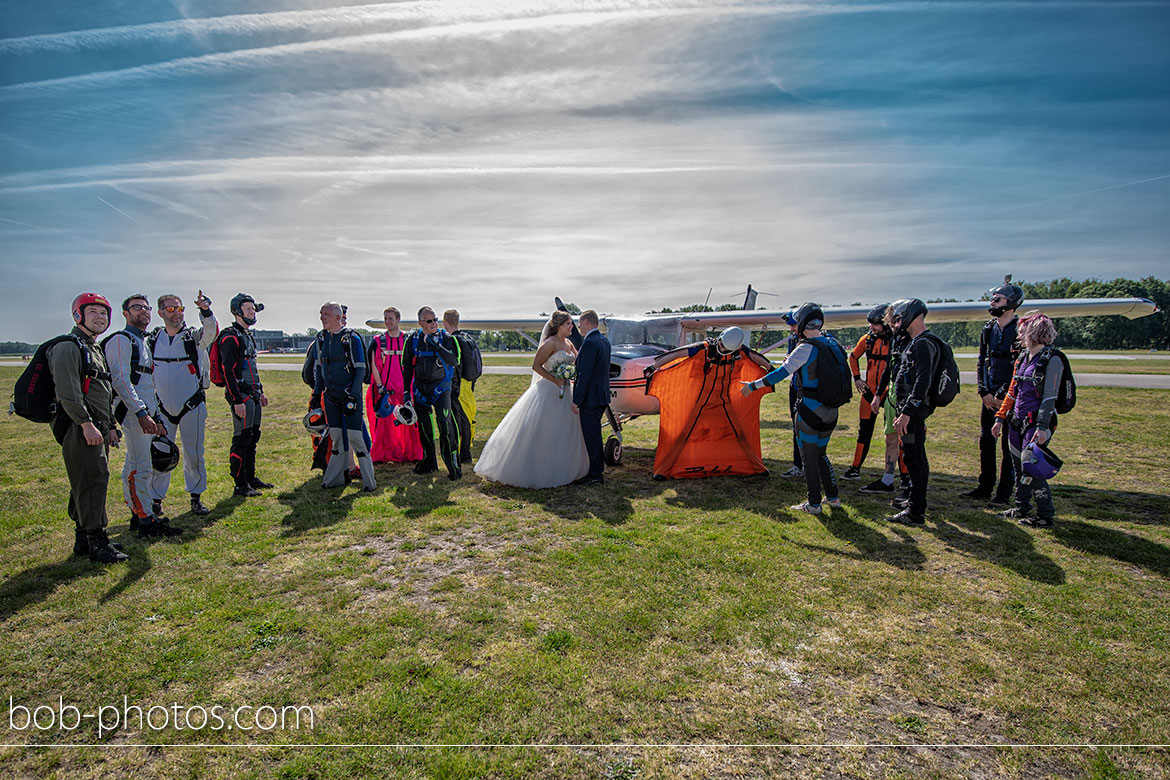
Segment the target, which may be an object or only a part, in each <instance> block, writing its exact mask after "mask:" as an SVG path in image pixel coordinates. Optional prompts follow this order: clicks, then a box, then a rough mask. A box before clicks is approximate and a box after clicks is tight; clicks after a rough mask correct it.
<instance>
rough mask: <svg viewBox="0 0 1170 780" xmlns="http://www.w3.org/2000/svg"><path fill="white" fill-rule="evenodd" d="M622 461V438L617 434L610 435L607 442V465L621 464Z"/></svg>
mask: <svg viewBox="0 0 1170 780" xmlns="http://www.w3.org/2000/svg"><path fill="white" fill-rule="evenodd" d="M621 463H622V440H621V439H619V438H618V437H617V436H610V437H609V440H608V441H607V442H606V443H605V465H607V466H620V465H621Z"/></svg>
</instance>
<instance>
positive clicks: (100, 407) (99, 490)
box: [48, 328, 114, 533]
mask: <svg viewBox="0 0 1170 780" xmlns="http://www.w3.org/2000/svg"><path fill="white" fill-rule="evenodd" d="M71 335H73V336H76V337H77V338H79V339H81V340H82V341H83V342H85V343H86V344H87V345H89V347H90V349H89V355H90V360H91V361H92V364H91V372H90V373H91V374H99V376H89V377H87V376H86V375H85V373H84V368H83V361H82V358H81V350H80V349H79V348H78V346H77V344H76V342H74V341H72V340H70V341H62V342H61V343H59V344H57V345H55V346H53V347H52V348H51V349H50V350H49V353H48V358H49V370H50V371H51V372H52V374H53V384H54V385H55V387H56V393H57V414H56V415H55V416H54V418H53V420H52V426H53V430H54V432H56V433H57V435H58V438H60V439H61V455H62V457H63V458H64V459H65V472H66V473H67V474H68V475H69V517H71V518H72V519H73V522H74V523H76V524H77V528H78V529H79V530H81V531H84V532H86V533H92V532H96V531H101V530H102V529H104V528H105V527H106V525H107V523H108V522H109V521H108V519H107V518H106V487H107V486H108V484H109V481H110V469H109V447H108V446H106V444H105V442H102V443H101V444H99V445H97V446H96V447H95V446H93V445H90V444H86V443H85V434H84V433H82V431H81V426H82V424H83V423H86V422H91V423H93V424H94V425H95V426H96V427H97V429H98V430H99V431H101V433H102V436H103V437H104V436H105V434H106V433H107V432H108V431H109V430H111V429H112V428H114V388H113V385H112V384H111V383H110V378H109V377H110V369H109V366H107V365H106V357H105V355H104V354H102V350H101V349H100V348H99V347H98V346H97V345H96V344H94V340H93V338H92V337H91V336H90V335H89V334H88V333H86V332H85V331H83V330H81V329H80V328H74V329H73V330H72V331H71ZM87 378H88V380H89V381H88V387H85V385H86V384H87V383H86V379H87ZM62 431H64V437H63V438H62V436H61V433H62Z"/></svg>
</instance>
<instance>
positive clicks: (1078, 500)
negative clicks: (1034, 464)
mask: <svg viewBox="0 0 1170 780" xmlns="http://www.w3.org/2000/svg"><path fill="white" fill-rule="evenodd" d="M1053 488H1054V490H1053V493H1052V495H1053V499H1054V500H1055V501H1056V502H1057V507H1056V512H1057V516H1058V517H1059V515H1060V502H1062V501H1067V502H1069V503H1071V504H1072V505H1073V506H1075V507H1076V508H1077V512H1078V513H1079V514H1081V515H1084V516H1085V517H1086V518H1088V519H1089V520H1104V521H1114V520H1119V519H1123V520H1125V521H1126V522H1129V523H1137V524H1140V525H1167V524H1170V499H1168V498H1166V496H1164V495H1154V494H1150V493H1133V492H1123V491H1118V490H1094V489H1093V488H1085V487H1080V486H1079V485H1062V484H1060V483H1059V482H1056V483H1053Z"/></svg>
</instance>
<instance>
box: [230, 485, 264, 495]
mask: <svg viewBox="0 0 1170 780" xmlns="http://www.w3.org/2000/svg"><path fill="white" fill-rule="evenodd" d="M232 495H233V496H239V497H240V498H253V497H255V496H258V495H260V491H259V490H257V489H256V488H254V487H251V486H250V485H236V489H235V490H233V491H232Z"/></svg>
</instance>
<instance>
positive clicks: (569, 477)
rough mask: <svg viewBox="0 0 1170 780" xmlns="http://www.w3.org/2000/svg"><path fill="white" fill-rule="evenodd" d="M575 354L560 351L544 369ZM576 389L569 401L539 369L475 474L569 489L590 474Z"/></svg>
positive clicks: (568, 389) (568, 394)
mask: <svg viewBox="0 0 1170 780" xmlns="http://www.w3.org/2000/svg"><path fill="white" fill-rule="evenodd" d="M572 362H573V355H572V354H570V353H568V352H565V351H563V350H560V351H557V352H554V353H553V354H552V356H551V357H550V358H549V359H548V360H546V361H545V363H544V368H545V370H546V371H549V372H550V373H551V372H552V370H553V368H554V367H555V366H557V365H558V364H560V363H572ZM572 404H573V386H572V385H571V384H569V385H566V386H565V394H564V397H563V398H562V397H561V390H560V388H558V387H557V386H556V385H555V384H553V383H552V382H550V381H548V380H547V379H545V378H544V377H542V376H541V375H540V374H538V373H536V372H535V371H533V372H532V384H530V385H529V386H528V389H527V390H525V391H524V395H522V396H520V399H519V400H518V401H516V403H515V404H514V405H513V406H512V408H511V409H509V410H508V413H507V414H506V415H504V419H503V420H501V421H500V424H499V425H498V426H496V429H495V430H494V431H492V435H491V436H490V437H489V438H488V440H487V444H485V445H484V447H483V452H482V453H480V456H479V461H478V462H477V463H476V464H475V473H476V474H478V475H480V476H481V477H483V478H484V479H490V480H491V481H493V482H502V483H503V484H505V485H513V486H515V487H523V488H550V487H559V486H560V485H567V484H569V483H570V482H572V481H573V480H575V479H579V478H581V477H583V476H585V474H586V472H588V471H589V453H588V452H586V451H585V438H584V437H583V436H582V435H581V423H580V418H578V417H577V415H575V414H573V408H572Z"/></svg>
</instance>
